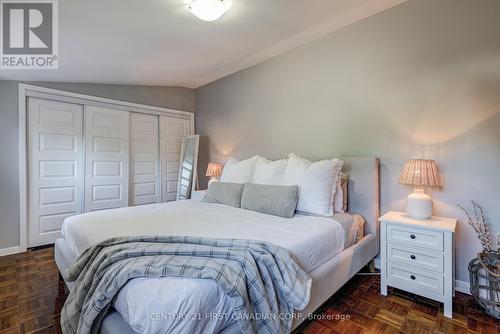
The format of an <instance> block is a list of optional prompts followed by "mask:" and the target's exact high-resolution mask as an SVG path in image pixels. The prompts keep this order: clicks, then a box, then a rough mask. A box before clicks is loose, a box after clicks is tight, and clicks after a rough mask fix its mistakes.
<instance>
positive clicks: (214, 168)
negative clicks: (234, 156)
mask: <svg viewBox="0 0 500 334" xmlns="http://www.w3.org/2000/svg"><path fill="white" fill-rule="evenodd" d="M222 167H223V166H222V164H221V163H217V162H209V163H208V167H207V173H206V174H205V175H206V176H210V177H217V176H221V174H222Z"/></svg>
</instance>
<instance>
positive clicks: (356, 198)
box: [341, 157, 380, 254]
mask: <svg viewBox="0 0 500 334" xmlns="http://www.w3.org/2000/svg"><path fill="white" fill-rule="evenodd" d="M341 159H342V160H343V161H344V167H343V168H342V171H343V172H344V173H346V174H348V175H349V212H352V213H357V214H360V215H361V216H363V218H364V219H365V221H366V223H365V234H373V235H375V237H376V240H377V242H376V243H375V244H376V245H375V254H377V253H378V251H379V242H378V240H379V229H380V228H379V223H378V218H379V217H380V196H379V193H380V188H379V159H378V158H375V157H341Z"/></svg>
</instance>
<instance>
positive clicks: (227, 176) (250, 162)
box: [220, 155, 262, 183]
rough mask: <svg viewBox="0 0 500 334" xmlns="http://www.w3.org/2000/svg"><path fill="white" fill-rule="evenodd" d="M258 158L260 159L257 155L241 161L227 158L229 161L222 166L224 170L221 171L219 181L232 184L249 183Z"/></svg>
mask: <svg viewBox="0 0 500 334" xmlns="http://www.w3.org/2000/svg"><path fill="white" fill-rule="evenodd" d="M259 158H260V159H262V158H261V157H259V156H257V155H256V156H254V157H251V158H249V159H246V160H242V161H238V160H236V159H233V158H229V160H228V161H227V162H226V164H225V165H224V169H223V170H222V175H221V176H220V181H221V182H232V183H247V182H250V180H251V179H252V175H253V171H254V168H255V163H256V162H257V159H259Z"/></svg>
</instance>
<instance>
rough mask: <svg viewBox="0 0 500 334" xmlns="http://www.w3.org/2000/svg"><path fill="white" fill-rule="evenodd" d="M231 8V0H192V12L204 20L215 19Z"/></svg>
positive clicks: (190, 5) (190, 4)
mask: <svg viewBox="0 0 500 334" xmlns="http://www.w3.org/2000/svg"><path fill="white" fill-rule="evenodd" d="M229 8H231V0H192V1H191V2H190V3H189V10H190V11H191V13H192V14H193V15H194V16H196V17H197V18H199V19H200V20H203V21H215V20H218V19H219V18H220V17H221V16H222V15H224V13H225V12H227V10H228V9H229Z"/></svg>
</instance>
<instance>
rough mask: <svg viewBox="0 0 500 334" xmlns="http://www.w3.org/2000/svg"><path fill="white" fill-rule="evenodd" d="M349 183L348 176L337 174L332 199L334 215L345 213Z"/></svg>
mask: <svg viewBox="0 0 500 334" xmlns="http://www.w3.org/2000/svg"><path fill="white" fill-rule="evenodd" d="M348 182H349V175H347V174H344V173H342V172H339V175H338V176H337V186H336V190H335V196H334V198H333V210H334V211H335V213H337V212H340V213H343V212H346V211H347V199H348V193H347V184H348Z"/></svg>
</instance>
